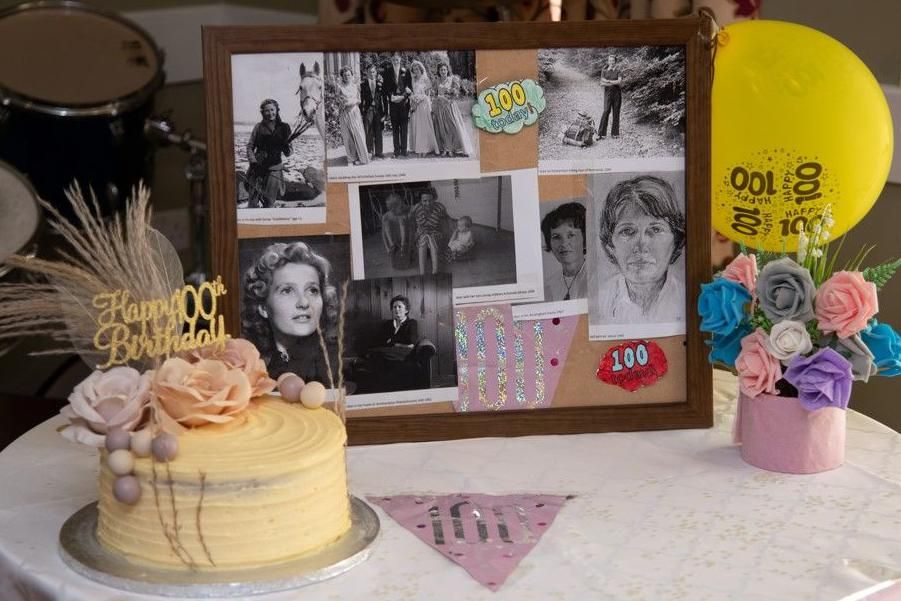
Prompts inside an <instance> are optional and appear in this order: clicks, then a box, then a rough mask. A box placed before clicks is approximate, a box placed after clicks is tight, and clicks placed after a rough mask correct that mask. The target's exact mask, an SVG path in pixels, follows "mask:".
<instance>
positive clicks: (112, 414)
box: [60, 366, 153, 447]
mask: <svg viewBox="0 0 901 601" xmlns="http://www.w3.org/2000/svg"><path fill="white" fill-rule="evenodd" d="M152 373H153V372H148V373H144V374H142V373H140V372H138V370H136V369H134V368H131V367H125V366H120V367H114V368H112V369H110V370H109V371H106V372H102V371H94V372H92V373H91V375H89V376H88V377H87V378H85V379H84V380H82V381H81V382H80V383H79V384H78V385H76V386H75V388H74V390H72V394H70V395H69V399H68V400H69V404H68V405H66V406H65V407H63V408H62V410H61V411H60V413H61V414H62V415H63V416H64V417H65V418H67V419H68V420H69V425H68V426H67V427H66V428H64V429H63V430H62V435H63V436H65V437H66V438H68V439H69V440H72V441H74V442H80V443H82V444H86V445H90V446H93V447H102V446H103V443H104V441H105V439H106V433H107V432H109V431H110V430H111V429H113V428H119V429H121V430H125V431H131V430H134V429H135V427H136V426H138V425H139V424H140V423H141V421H142V419H143V418H144V417H145V414H146V409H147V407H148V405H149V404H150V388H151V384H150V381H151V377H152Z"/></svg>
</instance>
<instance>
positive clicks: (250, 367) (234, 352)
mask: <svg viewBox="0 0 901 601" xmlns="http://www.w3.org/2000/svg"><path fill="white" fill-rule="evenodd" d="M186 359H187V360H188V361H189V362H192V363H196V362H197V361H200V360H202V359H218V360H220V361H222V362H223V363H225V364H226V365H227V366H229V367H232V368H235V369H240V370H242V371H243V372H244V375H246V376H247V380H248V381H249V382H250V390H251V394H250V396H251V397H252V398H256V397H258V396H263V395H264V394H269V393H270V392H272V391H273V390H274V389H275V386H276V382H275V380H273V379H272V378H270V377H269V371H268V370H267V369H266V363H265V361H263V358H262V357H261V356H260V351H258V350H257V347H256V346H254V344H253V343H252V342H250V341H249V340H245V339H243V338H229V339H228V340H226V341H225V347H224V348H221V349H220V348H219V347H218V346H217V345H210V346H205V347H201V348H199V349H196V350H194V351H192V352H191V353H190V354H189V355H188V357H186Z"/></svg>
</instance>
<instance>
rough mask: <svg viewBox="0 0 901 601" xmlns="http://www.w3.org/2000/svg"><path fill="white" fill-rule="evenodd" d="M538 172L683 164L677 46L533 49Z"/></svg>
mask: <svg viewBox="0 0 901 601" xmlns="http://www.w3.org/2000/svg"><path fill="white" fill-rule="evenodd" d="M538 77H539V83H540V84H541V86H542V88H543V90H544V97H545V99H546V100H547V107H546V108H545V109H544V111H543V112H542V113H541V115H540V117H539V119H538V170H539V173H541V174H546V175H554V174H564V173H606V172H612V171H629V170H635V169H644V170H647V171H675V170H680V171H681V170H684V168H685V50H684V48H683V47H681V46H616V47H599V48H551V49H541V50H539V51H538Z"/></svg>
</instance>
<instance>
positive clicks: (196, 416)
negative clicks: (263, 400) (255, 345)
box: [153, 357, 250, 427]
mask: <svg viewBox="0 0 901 601" xmlns="http://www.w3.org/2000/svg"><path fill="white" fill-rule="evenodd" d="M153 392H154V394H155V395H156V398H157V400H158V401H159V405H160V408H161V409H162V411H163V412H164V413H165V414H166V416H168V417H170V418H171V419H172V420H174V421H175V422H176V423H178V424H179V425H181V426H188V427H193V426H203V425H205V424H208V423H217V424H221V423H225V422H228V421H231V420H232V419H233V418H234V417H235V415H236V414H238V413H240V412H241V411H244V409H246V408H247V405H248V404H249V402H250V382H249V380H248V379H247V376H246V375H244V372H243V371H242V370H240V369H237V368H232V367H229V366H228V365H226V364H225V363H224V362H222V361H217V360H214V359H201V360H200V361H198V362H197V363H188V362H187V361H185V360H184V359H181V358H180V357H172V358H171V359H167V360H166V362H165V363H163V365H162V366H161V367H160V368H159V370H157V372H156V377H155V378H154V380H153ZM166 423H168V422H166ZM165 425H166V424H164V426H165Z"/></svg>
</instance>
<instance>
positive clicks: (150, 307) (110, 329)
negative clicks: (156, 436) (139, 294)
mask: <svg viewBox="0 0 901 601" xmlns="http://www.w3.org/2000/svg"><path fill="white" fill-rule="evenodd" d="M226 292H227V290H226V289H225V285H224V284H223V283H222V276H219V277H217V278H216V279H215V280H214V281H212V282H203V283H202V284H201V285H200V286H199V287H195V286H192V285H186V286H184V287H182V288H180V289H178V290H175V291H174V292H173V293H172V294H171V295H170V296H169V297H168V298H156V299H151V300H135V299H133V298H131V295H130V294H129V292H128V291H127V290H115V291H112V292H103V293H100V294H97V295H95V296H94V298H93V299H92V304H93V306H94V308H95V309H98V310H99V313H98V315H97V325H98V326H99V327H98V328H97V332H96V334H94V348H95V349H97V350H98V351H101V352H104V353H107V361H106V363H103V364H101V365H98V366H97V369H106V368H108V367H111V366H113V365H122V364H125V363H128V362H129V361H137V360H140V359H144V358H146V359H156V358H158V357H165V358H168V357H169V356H170V355H171V354H173V353H179V352H184V351H190V350H194V349H197V348H200V347H203V346H209V345H212V344H216V345H218V346H219V348H220V349H224V348H225V341H226V340H228V339H229V338H230V336H229V335H228V334H227V333H226V331H225V317H224V316H223V315H221V314H219V313H218V311H217V305H218V302H217V299H218V298H219V297H220V296H223V295H225V294H226ZM200 319H203V320H206V321H208V322H209V330H206V329H200V330H199V331H198V329H197V323H198V321H199V320H200ZM185 326H186V327H185Z"/></svg>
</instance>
